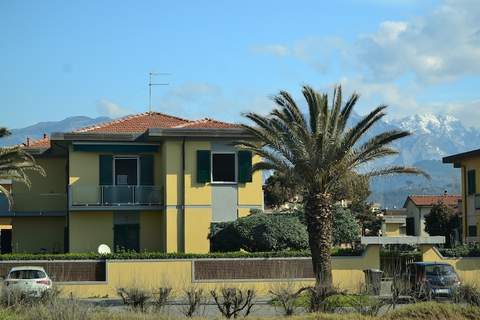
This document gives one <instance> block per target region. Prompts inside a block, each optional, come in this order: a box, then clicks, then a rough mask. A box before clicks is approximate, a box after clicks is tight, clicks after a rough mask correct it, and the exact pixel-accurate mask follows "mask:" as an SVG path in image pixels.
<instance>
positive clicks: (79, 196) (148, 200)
mask: <svg viewBox="0 0 480 320" xmlns="http://www.w3.org/2000/svg"><path fill="white" fill-rule="evenodd" d="M70 204H71V206H73V207H76V206H101V207H110V206H159V205H162V204H163V192H162V188H161V187H158V186H124V185H122V186H75V185H72V186H70Z"/></svg>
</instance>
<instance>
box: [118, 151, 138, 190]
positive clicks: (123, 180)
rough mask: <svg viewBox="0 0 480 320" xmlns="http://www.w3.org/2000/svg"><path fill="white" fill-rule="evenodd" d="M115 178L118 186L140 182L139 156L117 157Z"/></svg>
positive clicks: (133, 184)
mask: <svg viewBox="0 0 480 320" xmlns="http://www.w3.org/2000/svg"><path fill="white" fill-rule="evenodd" d="M113 170H114V175H113V176H114V178H115V185H117V186H136V185H138V184H139V174H138V172H139V161H138V157H115V158H114V165H113Z"/></svg>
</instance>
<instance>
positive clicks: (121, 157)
mask: <svg viewBox="0 0 480 320" xmlns="http://www.w3.org/2000/svg"><path fill="white" fill-rule="evenodd" d="M117 159H119V160H123V159H127V160H128V159H135V160H137V184H136V186H139V185H140V157H139V156H129V155H125V156H113V159H112V161H113V165H112V170H113V172H112V176H113V185H114V186H118V184H117V179H116V176H115V161H116V160H117ZM120 186H122V185H120Z"/></svg>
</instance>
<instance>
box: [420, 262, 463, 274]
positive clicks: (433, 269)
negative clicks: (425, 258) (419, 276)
mask: <svg viewBox="0 0 480 320" xmlns="http://www.w3.org/2000/svg"><path fill="white" fill-rule="evenodd" d="M425 273H426V274H427V277H441V276H443V277H445V276H450V277H451V276H456V273H455V270H454V269H453V267H452V266H449V265H444V264H439V265H430V266H425Z"/></svg>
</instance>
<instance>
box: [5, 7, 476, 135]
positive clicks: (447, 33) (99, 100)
mask: <svg viewBox="0 0 480 320" xmlns="http://www.w3.org/2000/svg"><path fill="white" fill-rule="evenodd" d="M478 21H480V5H479V3H478V1H477V0H471V1H467V0H443V1H433V0H418V1H414V0H404V1H402V0H385V1H383V0H362V1H361V0H350V1H347V0H339V1H315V0H312V1H306V0H297V1H286V0H285V1H283V0H271V1H270V0H265V1H258V0H242V1H233V0H232V1H226V0H225V1H220V0H210V1H201V0H199V1H193V0H192V1H181V0H179V1H108V0H104V1H75V2H74V1H48V0H44V1H35V0H32V1H23V0H16V1H8V0H0V114H1V117H0V125H1V126H7V127H10V128H20V127H24V126H27V125H31V124H34V123H37V122H40V121H53V120H61V119H64V118H66V117H69V116H77V115H84V116H89V117H98V116H109V117H120V116H124V115H127V114H132V113H138V112H144V111H148V85H147V84H148V73H149V72H165V73H170V74H169V75H163V76H157V77H156V79H155V82H161V83H164V82H166V83H168V86H156V87H154V88H153V93H152V105H153V109H154V110H156V111H160V112H164V113H169V114H174V115H178V116H182V117H187V118H191V119H197V118H203V117H211V118H216V119H220V120H225V121H234V122H239V121H242V117H241V113H242V112H247V111H257V112H261V113H266V112H268V111H270V110H271V109H272V102H271V97H272V96H273V95H274V94H276V93H278V91H279V90H287V91H289V92H291V93H292V95H293V96H294V97H295V98H296V99H299V100H301V86H302V85H306V84H307V85H311V86H312V87H314V88H316V89H318V90H320V91H323V92H326V93H332V92H333V87H334V85H336V84H341V85H342V88H343V92H344V95H349V94H351V93H352V92H353V91H356V92H358V93H360V95H361V99H360V102H359V105H358V109H357V112H359V113H360V114H365V113H366V112H368V111H369V110H371V109H373V108H374V107H375V106H377V105H379V104H387V105H389V106H390V107H389V110H388V112H389V117H390V118H400V117H404V116H408V115H412V114H416V113H438V114H450V115H453V116H455V117H457V118H459V119H460V120H462V121H463V122H464V123H465V124H466V125H468V126H477V127H480V92H479V90H478V89H479V84H480V24H479V23H478Z"/></svg>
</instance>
